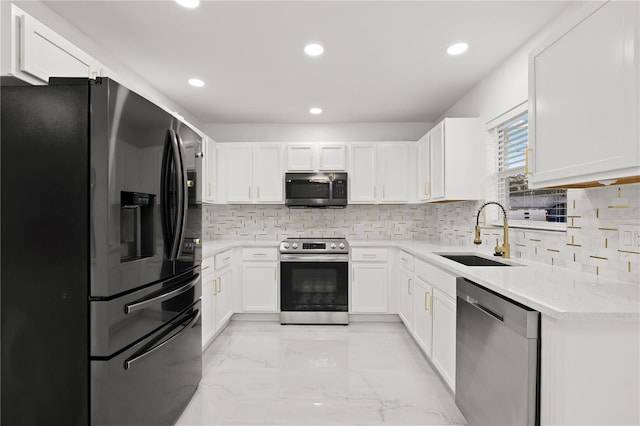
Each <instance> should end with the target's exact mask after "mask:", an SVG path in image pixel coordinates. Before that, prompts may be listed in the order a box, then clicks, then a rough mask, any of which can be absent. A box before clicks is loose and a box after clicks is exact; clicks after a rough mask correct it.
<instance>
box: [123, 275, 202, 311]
mask: <svg viewBox="0 0 640 426" xmlns="http://www.w3.org/2000/svg"><path fill="white" fill-rule="evenodd" d="M199 279H200V274H196V276H195V277H194V278H193V279H192V280H191V281H189V282H188V283H186V284H184V285H182V286H180V287H178V288H176V289H174V290H171V291H168V292H166V293H162V294H159V295H157V296H153V297H149V298H147V299H140V300H134V301H133V302H129V303H127V304H126V305H124V313H125V315H126V314H130V313H131V312H135V311H139V310H140V309H144V307H145V306H147V305H150V304H152V303H158V302H162V301H164V300H167V299H171V298H173V297H176V296H178V295H180V294H182V293H184V292H186V291H188V290H190V289H191V288H193V287H194V286H195V285H196V283H197V282H198V280H199Z"/></svg>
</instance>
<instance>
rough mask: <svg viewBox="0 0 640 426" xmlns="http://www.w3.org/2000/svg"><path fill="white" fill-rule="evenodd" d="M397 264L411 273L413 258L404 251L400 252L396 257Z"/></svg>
mask: <svg viewBox="0 0 640 426" xmlns="http://www.w3.org/2000/svg"><path fill="white" fill-rule="evenodd" d="M398 262H400V265H401V266H402V267H403V268H404V269H406V270H407V271H413V262H414V258H413V256H412V255H410V254H409V253H407V252H406V251H401V252H400V254H399V255H398Z"/></svg>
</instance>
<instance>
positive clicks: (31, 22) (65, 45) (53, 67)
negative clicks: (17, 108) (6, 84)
mask: <svg viewBox="0 0 640 426" xmlns="http://www.w3.org/2000/svg"><path fill="white" fill-rule="evenodd" d="M11 19H12V21H11V26H12V31H11V60H10V61H9V62H10V66H9V69H4V67H3V70H2V73H3V74H10V75H14V76H15V77H17V78H20V79H22V80H24V81H27V82H29V83H31V84H46V83H48V81H49V77H90V78H95V77H98V76H101V75H102V73H103V66H102V64H100V63H99V62H98V61H96V60H95V59H94V58H92V57H91V56H89V55H88V54H86V53H85V52H83V51H82V50H80V49H79V48H78V47H77V46H75V45H74V44H72V43H70V42H69V41H68V40H66V39H65V38H63V37H62V36H60V35H59V34H57V33H56V32H54V31H53V30H51V29H50V28H49V27H47V26H46V25H44V24H43V23H41V22H40V21H38V20H37V19H35V18H33V17H32V16H30V15H28V14H27V13H25V12H24V11H23V10H21V9H20V8H18V7H16V6H15V5H11Z"/></svg>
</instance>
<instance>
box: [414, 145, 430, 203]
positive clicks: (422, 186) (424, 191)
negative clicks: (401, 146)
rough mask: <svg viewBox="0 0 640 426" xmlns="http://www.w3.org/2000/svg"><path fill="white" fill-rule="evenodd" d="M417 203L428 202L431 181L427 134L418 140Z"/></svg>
mask: <svg viewBox="0 0 640 426" xmlns="http://www.w3.org/2000/svg"><path fill="white" fill-rule="evenodd" d="M417 149H418V185H417V189H418V195H417V199H418V201H429V199H430V198H431V195H430V193H429V191H430V189H429V180H430V179H431V165H430V164H429V134H428V133H427V134H426V135H424V136H423V137H421V138H420V140H418V146H417Z"/></svg>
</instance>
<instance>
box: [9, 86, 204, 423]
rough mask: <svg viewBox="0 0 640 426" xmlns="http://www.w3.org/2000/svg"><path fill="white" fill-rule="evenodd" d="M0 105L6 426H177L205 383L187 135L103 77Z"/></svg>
mask: <svg viewBox="0 0 640 426" xmlns="http://www.w3.org/2000/svg"><path fill="white" fill-rule="evenodd" d="M0 95H1V103H0V109H1V121H0V128H1V149H0V158H1V191H2V192H1V196H2V199H1V240H2V242H1V247H0V250H1V252H0V254H1V258H2V259H1V269H0V303H1V321H2V324H1V326H2V327H1V332H2V334H1V355H2V358H1V370H0V375H1V385H2V387H1V388H0V393H1V406H0V412H1V423H2V424H3V425H87V424H90V425H92V426H97V425H170V424H173V423H174V422H175V421H176V420H177V418H178V417H179V415H180V414H181V412H182V411H183V409H184V407H185V406H186V404H187V403H188V401H189V399H190V398H191V396H192V395H193V393H194V392H195V390H196V387H197V385H198V383H199V381H200V378H201V375H202V358H201V357H202V355H201V352H202V350H201V327H200V309H201V308H200V295H201V282H200V280H201V270H200V263H201V245H200V238H201V229H202V228H201V208H200V205H199V204H198V203H197V202H196V201H195V198H196V197H193V196H190V194H193V192H194V191H195V190H197V189H198V187H197V185H196V182H197V176H196V173H197V171H196V170H195V169H194V170H188V168H189V166H188V165H189V164H193V163H194V161H191V159H190V158H188V157H186V155H187V154H186V153H187V152H190V153H193V149H188V150H185V147H184V141H183V137H182V135H186V134H188V137H190V138H192V137H193V135H194V134H195V132H193V131H192V130H191V129H188V127H187V126H185V125H184V124H183V123H179V122H178V120H177V119H176V118H174V117H173V116H172V115H171V114H169V113H167V112H166V111H164V110H163V109H161V108H159V107H158V106H157V105H154V104H153V103H152V102H150V101H148V100H147V99H145V98H143V97H142V96H140V95H138V94H136V93H135V92H133V91H131V90H129V89H127V88H126V87H124V86H122V85H120V84H118V83H116V82H115V81H113V80H111V79H108V78H98V79H95V80H92V79H82V78H56V79H54V78H52V79H51V80H50V82H49V85H46V86H11V85H7V84H3V85H2V87H0ZM185 137H187V136H185Z"/></svg>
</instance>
